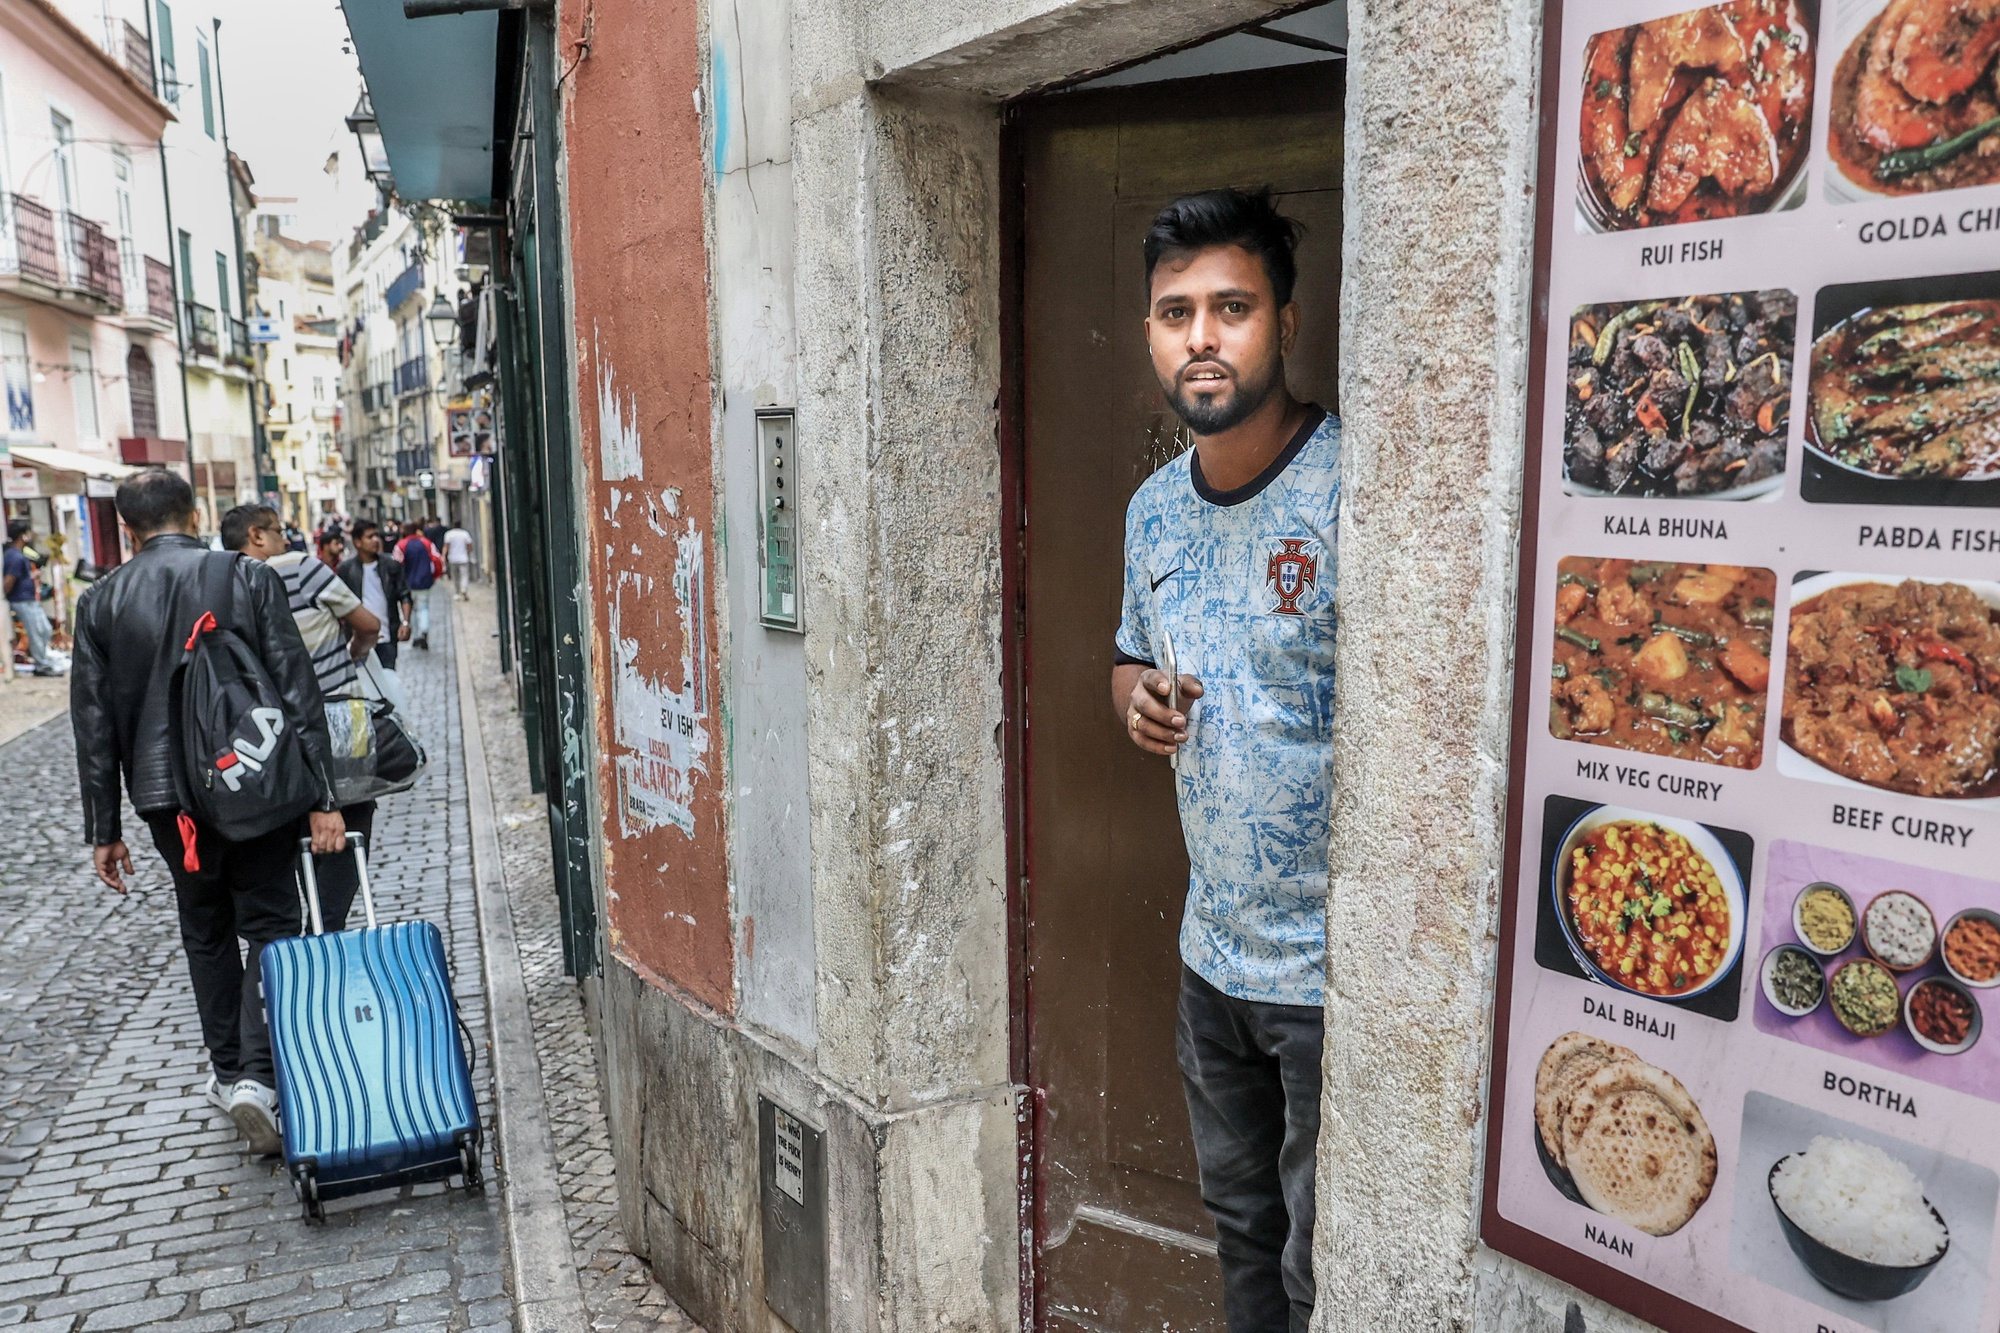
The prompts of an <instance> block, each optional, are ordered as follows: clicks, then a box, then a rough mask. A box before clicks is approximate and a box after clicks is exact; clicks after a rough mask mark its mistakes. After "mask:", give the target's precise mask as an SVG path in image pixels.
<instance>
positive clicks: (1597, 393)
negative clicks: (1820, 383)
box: [1563, 290, 1799, 499]
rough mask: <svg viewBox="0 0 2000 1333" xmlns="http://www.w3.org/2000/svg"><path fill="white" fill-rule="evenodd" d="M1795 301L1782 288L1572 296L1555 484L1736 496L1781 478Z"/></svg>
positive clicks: (1586, 490) (1600, 491) (1603, 491)
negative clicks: (1613, 298) (1580, 300)
mask: <svg viewBox="0 0 2000 1333" xmlns="http://www.w3.org/2000/svg"><path fill="white" fill-rule="evenodd" d="M1798 310H1799V301H1798V298H1797V297H1796V296H1794V295H1792V294H1791V293H1790V292H1788V291H1782V290H1773V291H1763V292H1732V293H1729V294H1726V295H1720V296H1686V297H1681V298H1679V299H1677V300H1668V301H1630V302H1622V303H1612V304H1605V305H1587V306H1583V307H1580V308H1579V309H1578V310H1577V311H1576V313H1575V314H1574V315H1572V316H1571V317H1570V329H1569V365H1568V370H1567V371H1566V378H1567V381H1568V388H1567V402H1566V407H1565V410H1564V414H1563V479H1564V483H1565V485H1566V486H1567V487H1568V488H1569V489H1570V490H1571V491H1572V492H1575V493H1581V494H1588V495H1620V496H1628V495H1629V496H1663V497H1664V496H1675V497H1693V496H1701V497H1714V498H1716V499H1744V498H1748V497H1750V496H1753V495H1757V494H1761V493H1763V492H1765V491H1768V490H1771V489H1772V488H1773V487H1775V486H1777V485H1778V484H1780V478H1781V477H1782V476H1783V474H1784V471H1785V442H1786V438H1787V435H1788V433H1789V431H1788V428H1789V424H1790V417H1791V402H1792V350H1793V347H1794V346H1795V345H1796V338H1797V330H1798Z"/></svg>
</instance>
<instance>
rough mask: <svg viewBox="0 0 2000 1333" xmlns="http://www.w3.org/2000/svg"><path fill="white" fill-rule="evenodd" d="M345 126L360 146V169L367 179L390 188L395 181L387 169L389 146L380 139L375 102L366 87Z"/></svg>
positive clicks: (349, 114)
mask: <svg viewBox="0 0 2000 1333" xmlns="http://www.w3.org/2000/svg"><path fill="white" fill-rule="evenodd" d="M347 128H348V130H349V131H350V132H351V133H352V134H353V135H354V141H355V143H357V144H359V145H360V146H361V169H362V170H363V171H364V172H366V173H367V174H368V179H369V180H371V181H373V182H374V183H375V184H377V185H379V186H381V187H382V188H383V189H384V190H389V189H392V188H393V187H394V186H395V183H396V182H395V177H394V175H393V174H392V173H391V172H390V170H389V146H388V145H387V144H386V143H384V142H383V141H382V127H381V126H380V125H378V124H376V122H375V104H374V103H373V102H371V101H370V100H369V98H368V89H366V88H363V89H362V90H361V96H360V97H359V98H358V99H357V100H356V101H355V103H354V110H353V111H351V112H349V113H348V116H347Z"/></svg>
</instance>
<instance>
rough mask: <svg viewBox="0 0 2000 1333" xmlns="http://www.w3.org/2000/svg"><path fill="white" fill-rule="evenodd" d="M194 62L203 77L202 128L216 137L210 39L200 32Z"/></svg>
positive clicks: (212, 136)
mask: <svg viewBox="0 0 2000 1333" xmlns="http://www.w3.org/2000/svg"><path fill="white" fill-rule="evenodd" d="M194 63H195V70H196V73H197V74H198V75H199V77H200V79H201V128H202V129H203V130H204V131H206V132H207V134H208V137H209V138H211V139H213V138H214V137H215V94H214V92H213V91H212V90H211V89H210V87H209V73H208V39H207V38H205V37H203V36H202V35H201V34H200V33H199V32H197V33H195V35H194Z"/></svg>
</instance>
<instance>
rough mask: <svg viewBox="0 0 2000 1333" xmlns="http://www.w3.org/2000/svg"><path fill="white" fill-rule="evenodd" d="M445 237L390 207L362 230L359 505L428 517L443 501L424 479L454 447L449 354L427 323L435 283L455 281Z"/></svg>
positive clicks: (348, 391) (351, 425) (349, 398)
mask: <svg viewBox="0 0 2000 1333" xmlns="http://www.w3.org/2000/svg"><path fill="white" fill-rule="evenodd" d="M443 251H444V244H443V241H442V240H441V238H433V237H426V236H425V235H424V234H423V231H422V230H421V229H420V228H419V227H418V226H417V224H416V223H415V222H414V221H412V220H411V219H410V218H409V217H408V216H407V215H405V214H404V213H402V212H400V211H397V210H396V209H394V208H392V207H390V206H389V205H387V204H381V205H379V206H378V208H377V210H376V211H374V212H372V213H370V214H369V217H368V220H367V221H366V222H364V223H363V224H362V225H361V226H359V227H357V228H355V231H354V235H353V237H352V238H351V239H350V240H349V242H348V244H347V247H346V251H345V259H346V263H345V266H344V273H343V275H342V279H341V291H342V294H343V298H344V306H343V311H342V319H341V326H340V327H341V358H342V364H343V366H344V367H345V376H344V380H343V386H342V387H343V394H344V401H345V410H344V413H343V416H342V420H343V423H344V426H343V439H342V447H343V451H344V452H345V453H346V454H347V456H348V463H349V474H348V475H349V477H350V478H351V479H352V483H353V493H354V495H355V500H354V505H355V509H356V512H357V513H359V514H361V515H363V516H365V517H370V518H392V519H408V518H420V517H422V516H423V515H425V514H427V513H430V512H431V511H432V510H433V509H435V508H436V507H437V497H436V496H435V494H434V493H427V492H426V490H425V488H424V487H423V485H422V484H421V481H422V478H423V477H424V475H425V474H427V473H428V474H430V476H431V480H432V483H433V491H434V490H435V483H436V481H437V479H438V469H439V460H440V458H441V457H442V455H443V453H444V450H445V413H444V403H443V401H442V399H441V398H440V396H439V392H438V389H439V386H440V384H441V383H442V376H441V373H440V372H441V369H442V360H443V358H442V355H441V354H440V352H439V349H438V348H437V347H436V346H434V345H433V342H432V338H431V334H430V332H429V330H428V329H427V328H426V327H425V323H424V314H425V312H426V311H427V310H428V309H429V308H430V303H431V301H432V299H433V295H434V291H435V284H436V283H437V282H439V280H440V279H442V280H444V281H445V282H447V283H448V282H449V281H450V278H451V274H450V273H449V272H446V271H445V270H444V269H443V267H442V263H441V260H442V255H443Z"/></svg>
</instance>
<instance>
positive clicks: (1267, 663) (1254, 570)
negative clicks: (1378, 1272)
mask: <svg viewBox="0 0 2000 1333" xmlns="http://www.w3.org/2000/svg"><path fill="white" fill-rule="evenodd" d="M1297 236H1298V229H1297V226H1296V224H1294V223H1293V222H1291V221H1290V220H1288V219H1287V218H1285V217H1284V216H1282V215H1281V214H1279V213H1278V211H1277V210H1276V208H1275V207H1273V205H1272V203H1271V198H1270V193H1269V191H1268V190H1261V191H1258V192H1256V193H1254V194H1250V193H1243V192H1240V191H1236V190H1216V191H1212V192H1209V193H1205V194H1198V195H1191V196H1188V197H1186V198H1182V199H1179V200H1176V201H1175V202H1173V203H1171V204H1169V205H1167V207H1166V208H1165V209H1164V210H1163V211H1162V212H1161V213H1160V214H1159V215H1158V216H1157V217H1156V218H1155V219H1154V220H1153V224H1152V227H1151V229H1150V230H1149V231H1148V232H1147V234H1146V238H1145V246H1144V252H1145V259H1146V279H1147V287H1148V293H1149V307H1148V310H1147V315H1146V336H1147V342H1148V344H1149V348H1150V351H1151V355H1152V360H1153V371H1154V374H1155V375H1156V376H1157V378H1158V379H1159V383H1160V388H1161V391H1162V392H1163V393H1164V394H1165V396H1166V399H1167V402H1168V404H1169V405H1170V406H1171V407H1172V408H1173V410H1174V412H1175V414H1176V415H1178V416H1179V417H1180V419H1181V421H1182V422H1183V423H1185V424H1186V426H1187V427H1188V430H1189V431H1190V432H1191V433H1192V434H1193V436H1194V447H1193V448H1192V449H1189V450H1187V451H1186V452H1184V453H1182V454H1180V455H1179V456H1178V457H1176V458H1175V459H1174V460H1173V461H1172V462H1170V463H1168V464H1167V465H1166V466H1165V467H1162V468H1161V469H1160V470H1159V471H1157V472H1155V473H1154V474H1153V475H1152V476H1151V477H1149V478H1148V479H1147V480H1146V481H1145V482H1144V483H1143V484H1142V485H1141V486H1140V487H1139V490H1138V492H1137V494H1135V495H1134V496H1133V497H1132V501H1131V505H1130V507H1129V508H1128V509H1127V511H1126V519H1125V594H1124V605H1123V613H1122V616H1121V619H1120V622H1119V626H1118V634H1117V645H1116V652H1115V654H1114V657H1113V662H1114V665H1113V667H1112V670H1111V693H1112V703H1113V706H1114V707H1115V708H1116V709H1117V711H1118V716H1119V724H1120V725H1121V726H1122V727H1124V728H1125V730H1126V733H1127V735H1128V736H1129V737H1130V738H1131V740H1132V743H1133V744H1134V745H1137V746H1138V747H1139V748H1140V749H1142V750H1145V751H1147V752H1148V753H1150V754H1157V755H1164V756H1169V757H1171V759H1172V763H1173V766H1174V770H1175V773H1174V782H1175V788H1176V792H1177V795H1178V797H1179V802H1180V817H1181V831H1182V834H1183V836H1184V837H1185V838H1186V840H1187V851H1188V860H1189V862H1190V865H1191V868H1192V874H1191V877H1190V880H1189V884H1188V892H1187V903H1186V908H1185V910H1184V913H1183V916H1182V920H1181V932H1180V954H1181V960H1182V967H1181V992H1180V1014H1179V1022H1178V1025H1177V1030H1176V1034H1175V1047H1176V1051H1177V1054H1178V1056H1179V1060H1180V1066H1181V1075H1182V1084H1183V1088H1184V1090H1185V1092H1186V1094H1187V1104H1188V1120H1189V1123H1190V1126H1191V1128H1192V1130H1193V1137H1194V1150H1195V1162H1196V1165H1197V1167H1198V1168H1199V1171H1200V1176H1201V1193H1202V1199H1203V1202H1205V1203H1206V1204H1207V1206H1208V1210H1209V1213H1210V1215H1211V1216H1212V1217H1213V1219H1214V1222H1215V1229H1216V1241H1217V1247H1218V1251H1219V1255H1220V1259H1221V1264H1222V1281H1223V1310H1224V1314H1225V1316H1226V1318H1227V1320H1228V1325H1229V1329H1230V1333H1286V1331H1287V1330H1289V1333H1303V1330H1304V1329H1305V1328H1306V1326H1307V1324H1308V1322H1309V1321H1310V1320H1311V1317H1312V1310H1313V1299H1314V1288H1313V1272H1312V1231H1313V1206H1314V1201H1313V1190H1314V1169H1313V1168H1314V1148H1315V1144H1316V1143H1317V1140H1318V1138H1319V1097H1320V1055H1321V1051H1322V1043H1323V1029H1322V1021H1321V1008H1320V1006H1321V1002H1322V999H1323V995H1322V990H1323V986H1322V978H1323V976H1324V975H1325V965H1326V957H1325V952H1326V951H1325V930H1326V877H1327V856H1326V852H1327V839H1328V836H1329V824H1328V813H1329V811H1330V810H1331V809H1332V804H1333V778H1332V774H1333V764H1332V743H1333V730H1332V718H1333V691H1334V679H1333V643H1334V569H1333V554H1334V516H1335V511H1336V509H1337V507H1338V504H1339V498H1340V469H1339V464H1340V422H1339V420H1338V419H1337V418H1335V417H1333V416H1330V415H1328V414H1327V413H1326V412H1325V411H1324V410H1322V409H1321V408H1319V407H1316V406H1313V405H1312V404H1310V403H1301V402H1299V401H1298V400H1296V399H1294V398H1293V397H1292V396H1291V393H1290V392H1289V391H1288V390H1287V388H1286V387H1285V355H1286V353H1287V352H1288V351H1290V349H1291V346H1292V341H1293V339H1294V337H1295V336H1296V335H1297V333H1298V327H1299V309H1298V307H1297V305H1296V304H1294V303H1293V300H1292V286H1293V277H1294V272H1295V269H1294V261H1293V250H1294V247H1295V246H1296V244H1297Z"/></svg>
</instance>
